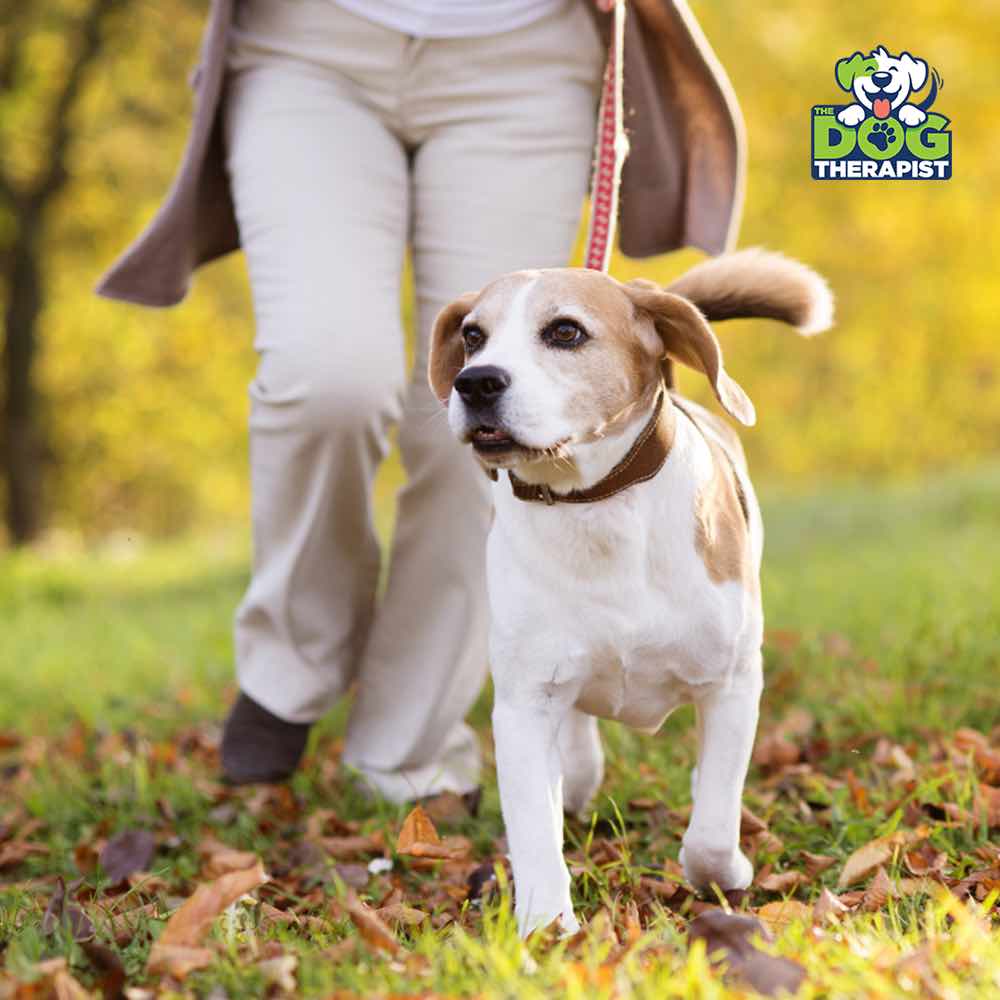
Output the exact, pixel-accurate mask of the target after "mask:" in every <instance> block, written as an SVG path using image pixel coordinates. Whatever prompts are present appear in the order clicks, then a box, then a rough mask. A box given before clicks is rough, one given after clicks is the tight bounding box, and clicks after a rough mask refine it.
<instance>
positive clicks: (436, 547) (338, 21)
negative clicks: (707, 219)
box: [224, 0, 603, 801]
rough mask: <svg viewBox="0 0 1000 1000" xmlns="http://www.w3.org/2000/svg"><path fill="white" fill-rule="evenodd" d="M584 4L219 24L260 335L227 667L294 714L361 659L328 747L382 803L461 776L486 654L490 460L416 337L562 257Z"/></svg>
mask: <svg viewBox="0 0 1000 1000" xmlns="http://www.w3.org/2000/svg"><path fill="white" fill-rule="evenodd" d="M583 2H584V0H566V3H565V5H564V6H563V7H561V8H560V10H559V11H558V12H557V13H555V14H553V15H550V16H548V17H545V18H544V19H542V20H539V21H536V22H535V23H532V24H529V25H527V26H526V27H523V28H519V29H516V30H514V31H510V32H507V33H503V34H499V35H495V36H490V37H482V38H461V39H443V40H426V39H415V38H412V37H409V36H406V35H403V34H400V33H398V32H395V31H393V30H391V29H388V28H385V27H381V26H379V25H377V24H375V23H372V22H369V21H368V20H366V19H364V18H361V17H358V16H355V15H353V14H350V13H348V12H347V11H345V10H343V9H341V8H339V7H338V6H336V4H335V3H334V2H333V0H247V2H244V3H243V4H242V5H241V8H240V10H239V12H238V14H237V21H236V24H235V26H234V29H233V33H232V36H231V42H230V48H229V56H228V82H227V88H226V100H225V118H224V121H225V140H226V150H227V167H228V170H229V173H230V178H231V182H232V190H233V196H234V201H235V205H236V214H237V220H238V223H239V229H240V237H241V242H242V245H243V249H244V251H245V254H246V260H247V264H248V269H249V275H250V283H251V288H252V292H253V301H254V312H255V317H256V340H255V346H256V348H257V350H258V351H259V354H260V363H259V368H258V371H257V375H256V378H255V379H254V381H253V382H252V383H251V385H250V395H251V416H250V464H251V486H252V496H253V536H254V565H253V577H252V580H251V583H250V586H249V589H248V591H247V593H246V595H245V597H244V599H243V602H242V603H241V605H240V607H239V610H238V611H237V615H236V660H237V671H238V675H239V683H240V687H241V688H242V690H244V691H245V692H246V693H247V694H248V695H250V697H252V698H253V699H254V700H255V701H257V702H259V703H260V704H261V705H263V706H264V707H266V708H268V709H269V710H270V711H271V712H273V713H274V714H276V715H278V716H280V717H282V718H284V719H286V720H288V721H292V722H312V721H314V720H315V719H317V718H318V717H319V716H320V715H322V714H323V713H324V712H325V711H326V710H327V709H328V708H330V706H331V705H332V703H333V702H334V701H335V700H336V699H337V698H338V697H340V696H341V695H342V694H343V693H344V692H345V691H346V690H347V688H348V686H349V685H350V684H351V683H352V682H353V681H354V680H357V682H358V684H357V694H356V698H355V701H354V704H353V706H352V710H351V714H350V719H349V723H348V730H347V737H346V743H345V749H344V756H343V759H344V761H345V763H347V764H349V765H351V766H352V767H354V768H356V769H357V770H358V771H359V772H361V773H362V774H363V775H364V776H365V777H366V778H367V779H368V780H369V781H370V782H371V783H372V784H373V785H374V786H375V787H376V789H377V790H378V791H380V792H381V793H382V794H383V795H385V796H387V797H389V798H391V799H394V800H397V801H402V800H404V799H407V798H412V797H414V796H419V795H424V794H429V793H433V792H436V791H439V790H444V789H450V790H454V791H460V792H461V791H466V790H468V789H470V788H472V787H473V786H475V784H476V783H477V781H478V778H479V750H478V744H477V741H476V738H475V735H474V734H473V733H472V731H471V730H470V729H469V728H468V726H466V725H465V723H464V721H463V719H464V716H465V714H466V712H467V711H468V709H469V707H470V706H471V705H472V703H473V701H474V700H475V698H476V696H477V694H478V692H479V690H480V688H481V686H482V682H483V679H484V677H485V673H486V667H487V664H486V629H487V605H486V591H485V573H484V568H483V555H484V539H485V535H486V531H487V527H488V521H489V499H488V491H487V480H486V478H485V476H484V475H483V473H482V472H481V471H480V469H479V468H478V466H477V465H476V463H475V461H474V459H473V457H472V456H471V454H468V453H466V452H465V451H463V450H462V449H461V448H460V447H459V445H458V444H457V443H456V442H455V441H454V439H453V438H452V436H451V434H450V433H449V431H448V427H447V423H446V418H445V415H444V413H443V411H442V408H441V406H440V404H439V403H438V402H437V401H436V400H435V399H434V398H433V397H432V395H431V393H430V391H429V389H428V387H427V379H426V364H427V342H428V335H429V332H430V329H431V326H432V324H433V321H434V318H435V316H436V314H437V313H438V311H439V310H440V309H441V308H442V306H444V305H445V304H446V303H447V302H449V301H450V300H451V299H452V298H454V297H456V296H457V295H459V294H461V293H462V292H465V291H469V290H473V289H476V288H478V287H480V286H482V285H483V284H485V283H486V282H487V281H489V280H491V279H492V278H494V277H496V276H498V275H500V274H502V273H504V272H505V271H510V270H515V269H518V268H528V267H547V266H559V265H562V264H564V263H565V262H566V259H567V257H568V254H569V252H570V249H571V246H572V242H573V239H574V236H575V233H576V229H577V223H578V218H579V213H580V208H581V203H582V199H583V196H584V194H585V191H586V186H587V181H588V175H589V168H590V159H591V148H592V142H593V135H594V123H595V102H596V97H597V92H598V88H599V82H600V75H601V68H602V62H603V49H602V46H601V43H600V41H599V39H598V36H597V33H596V30H595V28H594V26H593V24H592V23H591V19H590V16H589V13H588V11H587V10H586V9H584V6H583ZM408 245H409V247H410V249H411V254H412V262H413V273H414V280H415V286H416V326H417V351H416V361H415V364H414V366H413V368H412V371H410V372H407V370H406V363H405V352H404V342H403V334H402V330H401V325H400V276H401V267H402V262H403V256H404V251H405V249H406V247H407V246H408ZM395 421H398V424H399V445H400V449H401V452H402V458H403V462H404V464H405V467H406V471H407V477H408V478H407V483H406V486H405V487H404V488H403V490H402V491H401V493H400V496H399V501H398V502H399V512H398V521H397V529H396V533H395V539H394V542H393V546H392V552H391V554H390V566H389V574H388V585H387V590H386V592H385V594H384V596H383V598H382V600H381V602H379V603H378V605H377V606H376V586H377V582H378V579H379V563H380V556H379V548H378V544H377V539H376V536H375V532H374V530H373V526H372V511H371V503H372V481H373V478H374V476H375V472H376V470H377V467H378V465H379V463H380V462H381V460H382V459H383V458H384V456H385V454H386V452H387V448H388V442H387V431H388V430H389V428H390V426H391V425H392V424H393V422H395Z"/></svg>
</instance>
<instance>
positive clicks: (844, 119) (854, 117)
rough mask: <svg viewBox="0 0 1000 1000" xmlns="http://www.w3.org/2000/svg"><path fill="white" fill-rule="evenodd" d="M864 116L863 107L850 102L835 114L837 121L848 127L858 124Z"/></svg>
mask: <svg viewBox="0 0 1000 1000" xmlns="http://www.w3.org/2000/svg"><path fill="white" fill-rule="evenodd" d="M864 118H865V109H864V108H863V107H861V105H860V104H850V105H848V106H847V107H846V108H844V110H843V111H841V112H839V113H838V114H837V121H838V122H840V124H841V125H846V126H847V127H848V128H854V126H855V125H860V124H861V123H862V122H863V121H864Z"/></svg>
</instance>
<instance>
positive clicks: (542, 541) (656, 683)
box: [489, 486, 749, 730]
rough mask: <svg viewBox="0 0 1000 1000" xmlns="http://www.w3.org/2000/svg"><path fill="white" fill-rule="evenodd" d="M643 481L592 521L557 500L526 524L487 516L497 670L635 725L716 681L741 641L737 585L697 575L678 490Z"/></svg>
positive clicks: (743, 614) (689, 522)
mask: <svg viewBox="0 0 1000 1000" xmlns="http://www.w3.org/2000/svg"><path fill="white" fill-rule="evenodd" d="M650 492H651V491H643V487H642V486H640V487H638V488H637V489H636V490H635V496H634V497H633V498H632V499H631V500H623V502H622V503H621V504H620V505H619V506H618V507H617V508H616V507H613V506H612V504H614V503H615V501H614V500H612V501H608V502H607V504H606V505H602V508H601V509H600V511H595V512H594V515H593V517H594V522H595V523H589V522H588V520H587V516H586V515H583V514H582V513H576V512H573V511H566V510H565V509H561V510H558V511H557V510H551V511H548V510H542V511H538V512H533V513H538V514H540V515H541V517H542V518H545V519H546V520H544V521H542V520H540V518H533V519H532V521H531V524H532V526H534V525H538V531H537V532H532V531H531V530H530V528H529V526H528V524H526V522H525V521H523V520H521V521H520V522H519V523H517V525H516V528H517V530H516V531H513V530H512V531H508V530H506V525H505V523H503V522H502V521H498V524H497V525H496V526H495V528H494V533H493V534H492V535H491V539H490V546H489V549H490V558H489V565H490V574H489V575H490V601H491V605H492V608H493V625H494V628H493V637H492V641H491V646H492V649H491V654H492V659H493V667H494V674H495V675H496V674H497V672H498V671H499V672H500V673H502V674H504V675H506V676H505V677H504V678H503V682H505V683H506V682H509V683H512V684H514V685H515V686H518V687H522V686H523V687H525V688H530V687H535V688H538V687H545V688H548V689H550V690H555V689H558V690H559V691H560V692H561V693H562V696H564V697H567V698H568V699H569V700H570V701H571V702H572V703H573V704H574V705H575V706H576V707H577V708H578V709H580V710H581V711H583V712H586V713H587V714H590V715H596V716H600V717H602V718H607V719H615V720H618V721H620V722H624V723H626V724H627V725H630V726H633V727H635V728H638V729H643V730H655V729H657V728H659V726H660V725H661V724H662V723H663V720H664V719H665V718H666V717H667V716H668V715H669V714H670V713H671V712H672V711H673V710H674V709H675V708H677V707H678V706H679V705H682V704H686V703H688V702H690V701H691V700H692V695H693V692H696V691H697V690H699V689H700V690H702V691H704V690H705V686H706V685H712V684H721V683H725V682H726V680H727V679H728V677H729V676H730V675H731V673H732V671H733V669H734V667H735V664H736V663H737V662H738V661H739V660H740V654H741V652H742V651H743V649H744V647H745V646H746V644H747V637H748V629H747V623H748V610H749V609H748V604H747V594H746V592H745V590H744V588H743V587H742V586H741V584H739V583H738V582H736V581H730V582H726V583H723V584H718V583H714V582H713V581H712V580H711V579H710V578H709V576H708V574H707V572H706V568H705V564H704V562H703V561H702V559H701V557H700V556H699V554H698V553H697V551H696V549H695V545H694V541H693V538H694V526H693V517H692V515H691V513H690V510H691V508H692V506H693V502H692V498H691V497H690V496H689V495H686V493H687V491H683V490H681V489H677V490H675V491H674V493H673V495H668V497H667V499H666V500H663V499H660V500H658V501H655V502H653V501H652V500H651V498H650ZM644 496H645V501H646V502H643V501H642V498H643V497H644ZM501 502H502V501H501ZM650 503H653V506H654V508H656V509H654V510H652V511H651V510H650V509H648V507H649V504H650ZM667 504H669V505H671V506H676V507H677V508H678V509H676V510H673V511H667V510H664V509H661V508H663V507H664V506H665V505H667ZM503 513H505V514H506V513H507V511H504V512H503ZM515 513H520V511H518V509H517V508H515ZM598 519H603V520H604V523H603V525H602V524H600V523H596V522H598ZM678 526H679V527H678ZM500 679H501V678H498V680H500Z"/></svg>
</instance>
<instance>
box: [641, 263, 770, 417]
mask: <svg viewBox="0 0 1000 1000" xmlns="http://www.w3.org/2000/svg"><path fill="white" fill-rule="evenodd" d="M622 288H623V289H624V290H625V293H626V295H628V297H629V298H630V299H631V300H632V304H633V305H634V306H635V308H636V310H637V311H638V312H640V313H645V314H646V315H647V316H649V317H650V318H651V319H652V321H653V324H654V326H655V327H656V332H657V333H658V334H659V335H660V340H661V341H662V342H663V349H664V353H665V354H666V356H667V357H668V358H670V359H671V360H673V361H678V362H680V363H681V364H682V365H687V366H688V368H693V369H694V370H695V371H698V372H703V373H704V374H705V375H706V376H707V377H708V381H709V383H710V384H711V386H712V389H713V391H714V392H715V395H716V397H717V398H718V400H719V402H720V403H721V404H722V405H723V407H724V408H725V409H726V412H727V413H730V414H732V416H734V417H735V418H736V419H737V420H738V421H739V422H740V423H741V424H746V425H747V426H748V427H750V426H751V425H753V424H754V423H755V422H756V420H757V415H756V413H755V412H754V408H753V403H751V402H750V398H749V397H748V396H747V394H746V393H745V392H744V391H743V390H742V388H740V386H739V385H738V384H737V383H736V382H735V381H734V380H733V379H732V378H730V377H729V374H728V373H727V372H726V370H725V368H724V367H723V365H722V348H720V347H719V342H718V340H716V339H715V334H714V333H712V328H711V327H710V326H709V325H708V320H706V319H705V317H704V316H703V315H702V314H701V313H700V312H699V311H698V310H697V308H696V307H695V306H694V305H693V304H692V303H690V302H688V300H687V299H684V298H681V296H680V295H674V294H673V293H672V292H665V291H663V290H662V289H661V288H658V287H656V286H655V285H652V284H651V283H650V282H647V281H636V282H628V283H627V284H625V285H623V286H622Z"/></svg>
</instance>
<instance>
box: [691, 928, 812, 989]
mask: <svg viewBox="0 0 1000 1000" xmlns="http://www.w3.org/2000/svg"><path fill="white" fill-rule="evenodd" d="M754 935H758V936H760V937H762V938H765V939H766V938H767V934H766V932H765V929H764V927H763V926H762V924H761V923H760V921H759V920H755V919H754V918H753V917H750V916H746V915H744V914H736V913H725V912H724V911H723V910H719V909H713V910H709V911H706V912H705V913H702V914H700V915H699V916H697V917H695V918H694V920H692V921H691V924H690V927H689V929H688V942H689V944H693V943H694V942H695V941H704V943H705V952H706V954H707V955H708V956H709V957H714V958H716V959H717V960H718V959H720V958H721V960H722V961H724V962H725V964H726V966H727V968H728V972H729V975H731V976H732V977H733V978H735V979H737V980H738V981H740V982H741V983H746V984H747V985H749V986H751V987H752V988H753V989H755V990H756V991H757V992H758V993H763V994H764V995H765V996H777V995H778V994H779V993H783V992H787V993H795V992H796V991H797V990H798V988H799V987H800V986H801V985H802V981H803V980H804V979H805V975H806V973H805V969H803V968H802V966H801V965H799V964H798V962H793V961H792V960H791V959H789V958H777V957H775V956H774V955H768V954H767V953H766V952H764V951H761V950H760V949H759V948H757V947H755V946H754V945H753V943H752V942H751V938H753V937H754Z"/></svg>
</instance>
